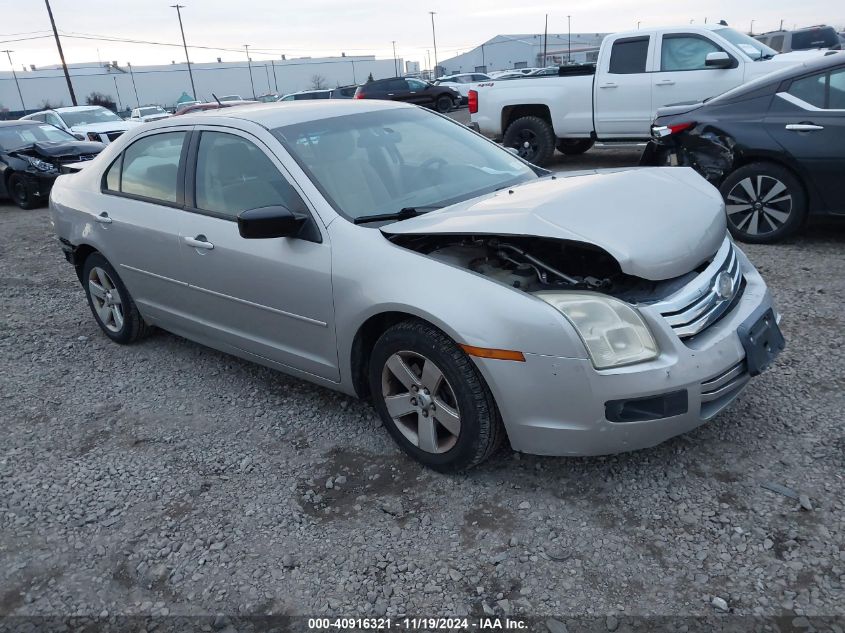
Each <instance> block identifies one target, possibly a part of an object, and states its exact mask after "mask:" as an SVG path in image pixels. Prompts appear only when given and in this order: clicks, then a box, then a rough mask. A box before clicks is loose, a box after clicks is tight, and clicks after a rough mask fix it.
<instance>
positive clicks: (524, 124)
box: [502, 116, 555, 167]
mask: <svg viewBox="0 0 845 633" xmlns="http://www.w3.org/2000/svg"><path fill="white" fill-rule="evenodd" d="M502 144H503V145H504V146H505V147H512V148H514V149H515V150H516V152H517V154H518V155H519V156H520V157H521V158H523V159H525V160H527V161H528V162H529V163H533V164H535V165H539V166H541V167H542V166H543V165H546V164H547V163H548V162H549V161H550V160H551V158H552V156H553V155H554V153H555V133H554V130H553V129H552V126H551V125H550V124H549V123H548V122H547V121H544V120H543V119H541V118H540V117H536V116H524V117H520V118H518V119H517V120H516V121H513V122H512V123H511V124H510V125H509V126H508V129H507V130H505V136H504V138H503V139H502Z"/></svg>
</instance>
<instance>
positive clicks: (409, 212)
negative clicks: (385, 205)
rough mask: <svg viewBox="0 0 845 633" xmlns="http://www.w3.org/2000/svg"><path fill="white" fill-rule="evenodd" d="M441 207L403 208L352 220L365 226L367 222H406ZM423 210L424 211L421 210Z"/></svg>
mask: <svg viewBox="0 0 845 633" xmlns="http://www.w3.org/2000/svg"><path fill="white" fill-rule="evenodd" d="M441 208H442V207H440V206H436V205H431V206H427V207H404V208H402V209H399V211H397V212H396V213H380V214H378V215H364V216H361V217H360V218H355V219H354V220H352V222H353V223H355V224H367V223H369V222H386V221H388V220H407V219H409V218H415V217H417V216H418V215H422V214H423V213H427V212H428V211H434V210H435V209H441ZM423 209H424V210H423Z"/></svg>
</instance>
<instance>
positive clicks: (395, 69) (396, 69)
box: [391, 40, 399, 77]
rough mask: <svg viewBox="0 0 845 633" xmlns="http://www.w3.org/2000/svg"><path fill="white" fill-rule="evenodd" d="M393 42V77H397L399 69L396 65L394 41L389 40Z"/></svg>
mask: <svg viewBox="0 0 845 633" xmlns="http://www.w3.org/2000/svg"><path fill="white" fill-rule="evenodd" d="M391 41H392V42H393V76H394V77H398V76H399V67H398V66H397V63H396V40H391Z"/></svg>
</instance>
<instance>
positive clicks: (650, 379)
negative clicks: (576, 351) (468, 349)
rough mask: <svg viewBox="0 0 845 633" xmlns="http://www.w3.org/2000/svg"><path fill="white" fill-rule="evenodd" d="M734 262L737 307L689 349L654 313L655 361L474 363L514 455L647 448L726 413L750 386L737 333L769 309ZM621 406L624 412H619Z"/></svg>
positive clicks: (764, 294)
mask: <svg viewBox="0 0 845 633" xmlns="http://www.w3.org/2000/svg"><path fill="white" fill-rule="evenodd" d="M740 257H741V260H740V261H741V265H742V271H743V275H744V277H745V282H746V286H745V291H744V293H743V295H742V297H741V299H740V300H739V302H738V303H737V304H736V305H735V306H734V307H733V309H732V310H731V311H730V312H728V313H727V314H725V316H723V317H722V318H721V320H719V321H718V322H716V323H715V324H713V325H712V326H710V327H709V328H708V329H707V330H705V331H704V332H702V333H701V334H700V335H698V336H696V337H695V338H694V339H693V340H688V341H686V342H684V341H682V340H681V339H680V338H678V336H677V335H676V334H675V332H674V331H672V329H671V327H669V326H668V325H667V323H666V321H665V319H664V318H663V317H662V316H661V315H660V314H659V312H657V310H651V309H650V308H647V307H646V308H641V310H640V312H641V314H642V315H643V317H644V318H645V319H646V321H647V322H648V324H649V326H650V328H651V329H652V331H653V333H654V336H655V338H656V339H657V342H658V345H659V346H660V350H661V353H660V356H659V357H658V358H656V359H655V360H653V361H649V362H646V363H638V364H635V365H630V366H627V367H620V368H616V369H612V370H596V369H595V368H594V367H593V365H592V363H591V362H590V361H589V360H588V359H580V358H560V357H555V356H543V355H538V354H525V362H524V363H519V362H511V361H501V360H490V359H480V358H474V360H475V362H476V364H477V365H478V367H479V369H480V370H481V372H482V374H483V375H484V377H485V379H486V380H487V383H488V385H489V386H490V389H491V390H492V392H493V395H494V397H495V398H496V402H497V404H498V406H499V411H500V413H501V415H502V419H503V421H504V423H505V427H506V429H507V433H508V437H509V439H510V443H511V446H512V447H513V448H514V450H517V451H522V452H526V453H533V454H537V455H607V454H613V453H620V452H624V451H631V450H636V449H640V448H647V447H650V446H655V445H656V444H659V443H661V442H663V441H665V440H667V439H669V438H671V437H674V436H676V435H680V434H682V433H686V432H687V431H690V430H692V429H694V428H696V427H698V426H700V425H702V424H704V423H705V422H707V421H708V420H710V419H712V418H713V417H714V416H715V415H716V414H718V413H719V412H720V411H722V410H723V409H724V408H725V407H727V406H728V405H729V404H730V403H731V402H732V401H733V400H734V399H735V398H736V397H737V396H738V395H739V393H740V392H741V391H742V389H743V388H744V387H745V386H746V385H747V384H748V382H749V380H750V379H751V378H750V375H749V374H748V371H747V368H746V361H745V349H744V348H743V345H742V342H741V340H740V337H739V334H738V333H737V330H738V329H739V327H740V326H741V325H742V324H743V323H744V322H746V321H748V320H749V319H750V318H753V316H754V315H755V314H758V313H760V311H761V310H765V309H768V308H771V307H772V301H771V297H770V295H769V292H768V290H767V288H766V285H765V283H764V282H763V279H762V278H761V277H760V275H759V274H758V273H757V271H756V270H755V269H754V267H753V266H752V265H751V264H750V263H749V262H748V260H747V259H746V258H745V256H744V255H742V254H741V253H740ZM631 401H633V403H631ZM620 402H622V403H630V404H631V406H630V407H628V409H623V407H622V405H620ZM640 404H641V405H642V406H639V405H640ZM626 411H627V413H626ZM632 412H633V414H632ZM649 416H652V419H643V417H646V418H648V417H649ZM613 419H615V420H632V421H611V420H613Z"/></svg>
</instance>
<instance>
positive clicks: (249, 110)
mask: <svg viewBox="0 0 845 633" xmlns="http://www.w3.org/2000/svg"><path fill="white" fill-rule="evenodd" d="M414 108H416V106H414V105H410V104H407V103H401V102H396V101H380V100H376V99H317V100H309V101H288V102H285V103H278V102H275V103H249V104H245V105H237V106H232V107H230V108H218V109H215V110H205V111H203V112H190V113H187V114H184V115H182V117H180V119H181V120H180V119H175V120H174V119H162V121H161V122H158V121H156V122H154V123H148V124H147V125H153V126H157V127H158V126H160V127H166V126H167V125H168V123H167V122H172V123H171V124H176V121H178V124H179V125H184V124H189V123H190V122H191V118H194V117H196V120H197V123H203V122H208V120H209V119H210V118H218V119H240V120H243V121H252V122H254V123H257V124H258V125H261V126H262V127H265V128H267V129H274V128H277V127H283V126H285V125H295V124H297V123H304V122H306V121H315V120H320V119H330V118H333V117H338V116H344V115H348V114H356V113H359V112H377V111H384V110H398V109H414ZM147 129H149V128H147Z"/></svg>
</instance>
